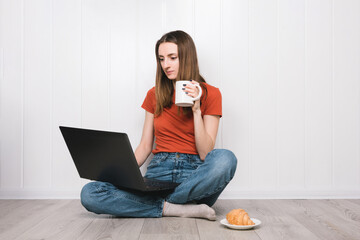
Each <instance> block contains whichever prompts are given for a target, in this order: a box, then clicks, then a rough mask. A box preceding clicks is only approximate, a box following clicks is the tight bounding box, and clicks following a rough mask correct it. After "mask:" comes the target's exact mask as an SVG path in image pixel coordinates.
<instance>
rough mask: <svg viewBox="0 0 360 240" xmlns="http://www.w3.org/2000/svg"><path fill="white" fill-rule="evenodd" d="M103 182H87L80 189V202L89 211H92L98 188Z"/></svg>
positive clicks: (95, 202)
mask: <svg viewBox="0 0 360 240" xmlns="http://www.w3.org/2000/svg"><path fill="white" fill-rule="evenodd" d="M101 184H103V183H101V182H89V183H87V184H86V185H85V186H84V187H83V188H82V190H81V194H80V200H81V204H82V205H83V206H84V207H85V208H86V209H87V210H88V211H91V212H94V208H95V206H96V204H97V194H98V189H99V188H100V187H101V186H100V185H101Z"/></svg>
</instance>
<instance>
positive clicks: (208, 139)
mask: <svg viewBox="0 0 360 240" xmlns="http://www.w3.org/2000/svg"><path fill="white" fill-rule="evenodd" d="M193 113H194V129H195V144H196V150H197V151H198V153H199V156H200V159H201V160H204V159H205V157H206V155H207V154H208V153H209V152H210V151H212V150H213V149H214V146H215V141H216V135H217V131H218V128H219V122H220V116H215V115H204V118H202V116H201V110H200V109H198V110H196V111H194V112H193Z"/></svg>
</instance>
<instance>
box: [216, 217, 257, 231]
mask: <svg viewBox="0 0 360 240" xmlns="http://www.w3.org/2000/svg"><path fill="white" fill-rule="evenodd" d="M250 219H251V220H252V221H253V222H254V223H255V224H254V225H233V224H230V223H229V222H228V221H227V220H226V218H224V219H223V220H221V221H220V223H221V224H222V225H224V226H226V227H228V228H232V229H237V230H245V229H251V228H253V227H256V226H259V225H260V224H261V221H260V220H259V219H256V218H250Z"/></svg>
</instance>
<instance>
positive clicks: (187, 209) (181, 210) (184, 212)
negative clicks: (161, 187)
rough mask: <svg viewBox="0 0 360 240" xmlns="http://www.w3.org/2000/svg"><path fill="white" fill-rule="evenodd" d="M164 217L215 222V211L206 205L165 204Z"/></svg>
mask: <svg viewBox="0 0 360 240" xmlns="http://www.w3.org/2000/svg"><path fill="white" fill-rule="evenodd" d="M163 216H164V217H189V218H206V219H209V220H212V221H215V220H216V214H215V210H214V209H212V208H211V207H209V206H208V205H206V204H174V203H169V202H165V203H164V210H163Z"/></svg>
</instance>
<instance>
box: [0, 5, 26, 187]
mask: <svg viewBox="0 0 360 240" xmlns="http://www.w3.org/2000/svg"><path fill="white" fill-rule="evenodd" d="M0 4H1V5H0V24H1V25H0V26H1V29H0V49H1V56H0V57H1V60H0V61H1V69H2V71H1V76H0V80H1V82H0V133H1V135H0V136H1V139H0V186H1V188H12V187H21V186H22V185H23V175H22V171H23V28H22V24H23V16H22V12H23V5H22V1H0ZM5 22H6V24H5Z"/></svg>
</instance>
